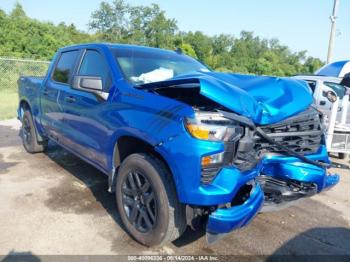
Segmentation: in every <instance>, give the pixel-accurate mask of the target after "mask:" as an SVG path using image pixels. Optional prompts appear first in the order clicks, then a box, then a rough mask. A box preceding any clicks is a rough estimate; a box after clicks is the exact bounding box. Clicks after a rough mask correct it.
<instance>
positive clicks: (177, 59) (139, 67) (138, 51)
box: [111, 46, 209, 85]
mask: <svg viewBox="0 0 350 262" xmlns="http://www.w3.org/2000/svg"><path fill="white" fill-rule="evenodd" d="M111 50H112V53H113V55H114V57H115V59H116V60H117V62H118V64H119V65H120V68H121V70H122V71H123V74H124V76H125V78H126V79H127V80H128V81H130V82H132V83H133V84H135V85H141V84H146V83H152V82H159V81H164V80H167V79H170V78H173V77H176V76H178V75H182V74H186V73H190V72H195V71H206V72H208V71H209V69H208V68H207V67H205V66H204V65H203V64H201V63H200V62H198V61H197V60H195V59H193V58H191V57H189V56H186V55H183V54H179V53H177V52H175V51H167V50H161V49H155V48H140V47H130V46H129V47H114V48H111Z"/></svg>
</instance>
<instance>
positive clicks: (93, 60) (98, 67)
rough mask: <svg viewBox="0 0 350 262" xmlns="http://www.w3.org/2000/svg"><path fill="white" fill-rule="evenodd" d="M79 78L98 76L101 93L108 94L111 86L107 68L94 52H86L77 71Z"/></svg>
mask: <svg viewBox="0 0 350 262" xmlns="http://www.w3.org/2000/svg"><path fill="white" fill-rule="evenodd" d="M79 75H81V76H84V75H85V76H99V77H101V78H102V84H103V91H105V92H109V89H110V88H111V85H112V79H111V74H110V70H109V66H108V64H107V62H106V61H105V58H104V57H103V56H102V55H101V54H100V53H99V52H97V51H95V50H87V51H86V53H85V55H84V58H83V62H82V63H81V66H80V69H79Z"/></svg>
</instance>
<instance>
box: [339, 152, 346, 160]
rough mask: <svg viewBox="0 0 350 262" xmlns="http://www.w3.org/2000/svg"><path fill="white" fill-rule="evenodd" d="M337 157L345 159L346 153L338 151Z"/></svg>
mask: <svg viewBox="0 0 350 262" xmlns="http://www.w3.org/2000/svg"><path fill="white" fill-rule="evenodd" d="M338 157H339V159H346V158H347V157H348V154H345V153H338Z"/></svg>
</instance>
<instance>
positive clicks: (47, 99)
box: [41, 50, 80, 140]
mask: <svg viewBox="0 0 350 262" xmlns="http://www.w3.org/2000/svg"><path fill="white" fill-rule="evenodd" d="M79 54H80V51H79V50H72V51H66V52H62V53H60V54H58V57H57V59H56V64H55V65H54V69H53V70H52V73H51V75H49V76H48V77H47V80H46V82H45V83H44V86H43V87H42V88H41V112H42V117H41V123H42V125H43V127H44V128H45V131H46V132H47V134H48V135H49V136H50V137H51V138H52V139H54V140H61V139H62V137H63V132H64V126H65V124H64V121H63V115H64V114H63V113H64V112H63V108H62V97H63V95H64V94H65V93H66V92H67V91H69V89H70V85H71V81H72V77H73V73H74V70H75V68H76V66H77V62H78V58H79Z"/></svg>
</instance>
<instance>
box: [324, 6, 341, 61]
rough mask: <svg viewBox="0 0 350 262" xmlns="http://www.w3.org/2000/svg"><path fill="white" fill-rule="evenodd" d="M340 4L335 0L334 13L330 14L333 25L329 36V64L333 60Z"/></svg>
mask: <svg viewBox="0 0 350 262" xmlns="http://www.w3.org/2000/svg"><path fill="white" fill-rule="evenodd" d="M338 5H339V0H334V5H333V13H332V15H331V16H330V19H331V23H332V25H331V35H330V37H329V44H328V55H327V64H328V63H330V62H331V60H332V53H333V42H334V36H335V20H336V19H337V11H338Z"/></svg>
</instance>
